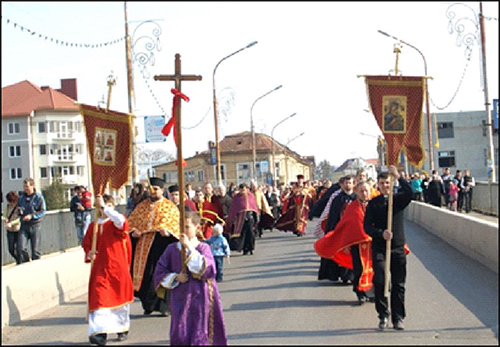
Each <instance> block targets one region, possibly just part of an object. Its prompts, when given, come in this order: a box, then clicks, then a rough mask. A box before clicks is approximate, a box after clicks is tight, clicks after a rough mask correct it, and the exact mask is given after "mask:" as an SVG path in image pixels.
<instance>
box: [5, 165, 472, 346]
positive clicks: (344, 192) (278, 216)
mask: <svg viewBox="0 0 500 347" xmlns="http://www.w3.org/2000/svg"><path fill="white" fill-rule="evenodd" d="M391 176H392V177H393V181H392V182H393V183H394V188H393V190H392V191H391V184H392V183H391V179H390V178H391ZM474 185H475V181H474V178H473V177H472V176H471V175H470V172H469V171H468V170H464V173H463V174H462V173H461V171H460V170H457V173H456V175H455V177H452V176H451V174H450V170H449V169H448V168H445V169H443V174H442V175H438V173H437V172H433V173H432V176H431V178H429V177H427V175H426V173H425V172H424V173H422V174H420V173H414V174H412V175H411V176H408V175H405V174H404V173H399V172H398V170H397V169H396V168H395V167H394V166H390V167H389V171H388V172H381V173H379V175H378V177H377V179H376V180H374V179H373V178H369V177H368V176H367V172H366V171H364V170H359V171H358V172H357V173H356V175H355V176H352V175H346V176H344V177H342V178H341V179H340V180H339V181H338V182H335V183H333V182H332V181H330V180H325V181H323V182H319V181H312V182H310V181H305V180H304V176H303V175H298V176H297V180H296V181H295V182H291V183H290V184H289V185H286V184H279V185H278V186H273V185H261V186H259V185H257V184H256V183H255V182H253V181H251V182H250V183H249V184H247V183H241V184H239V186H235V185H234V184H231V185H230V186H229V187H226V186H223V185H222V186H218V187H216V188H215V189H214V187H213V186H212V184H211V183H209V182H207V183H205V184H204V185H203V186H200V187H194V189H193V187H192V186H191V185H190V184H187V185H186V186H185V187H184V189H181V188H180V187H179V186H178V185H175V184H174V185H171V186H169V187H166V183H165V182H164V181H163V180H162V179H160V178H157V177H152V178H150V179H149V182H148V184H143V183H136V184H135V185H134V186H133V189H132V191H131V193H130V196H129V197H128V199H127V205H126V212H125V213H124V214H121V213H119V212H118V211H116V210H115V202H114V199H113V197H112V196H110V195H107V194H104V195H102V196H101V195H97V196H96V197H95V203H94V206H95V207H96V209H97V210H98V211H99V214H98V216H99V219H98V220H97V221H94V222H91V220H90V219H91V217H90V210H91V206H92V203H91V200H92V198H91V194H90V192H88V190H87V189H86V188H85V187H83V186H77V187H75V196H74V197H73V199H72V200H71V204H70V209H71V211H73V212H74V218H75V227H76V231H77V236H78V240H79V244H81V245H82V248H83V250H84V252H85V258H84V260H85V262H89V263H91V264H92V268H91V276H90V280H89V292H88V296H89V307H88V310H89V311H88V322H89V327H88V336H89V341H90V342H91V343H92V344H97V345H105V344H106V342H107V338H108V335H109V334H113V333H116V334H117V340H118V341H124V340H126V339H127V338H128V331H129V328H130V304H131V303H132V302H133V301H134V297H136V298H138V299H139V300H140V301H141V305H142V309H143V313H144V315H151V314H152V313H153V312H159V314H160V315H162V316H171V317H172V319H171V326H170V341H171V343H172V344H189V345H197V344H200V345H203V344H218V345H225V344H227V337H226V333H225V327H224V318H223V312H222V305H221V303H220V296H219V292H218V287H217V283H218V282H221V281H223V273H224V261H228V260H229V259H230V256H231V253H232V252H242V255H245V256H247V255H249V256H250V255H253V254H254V252H255V251H256V240H257V239H259V238H261V237H263V236H264V233H263V231H264V230H270V231H273V230H279V231H283V232H290V233H292V234H293V235H296V236H297V237H301V236H303V235H305V233H306V226H307V224H308V222H311V221H313V220H314V219H315V218H316V219H317V221H316V225H315V226H314V235H315V236H316V237H317V238H318V239H317V240H316V241H315V242H314V249H315V251H316V253H317V254H318V255H319V257H320V264H319V269H318V280H330V281H340V282H342V283H344V284H348V285H352V288H353V292H354V294H355V295H356V298H357V301H358V303H359V304H360V305H363V304H365V303H366V302H374V303H375V310H376V312H377V314H378V318H379V320H380V321H379V326H378V327H379V329H381V330H383V329H386V328H388V322H389V319H391V320H392V324H393V327H394V329H397V330H403V329H404V325H403V319H404V318H405V307H404V301H405V281H406V255H407V254H408V253H409V248H408V246H407V245H406V242H405V236H404V223H403V211H404V209H405V208H406V207H407V206H408V205H409V203H410V201H411V200H416V201H425V202H428V203H430V204H433V205H436V206H441V205H442V204H446V205H447V206H448V207H449V208H450V209H452V210H458V211H461V210H462V209H463V208H465V212H466V213H468V212H470V210H471V197H472V187H473V186H474ZM23 188H24V193H23V194H22V195H21V196H18V195H17V193H15V192H10V193H9V194H7V201H8V204H7V206H6V208H5V211H4V214H3V218H4V222H5V227H6V229H7V237H8V242H9V252H10V254H11V255H12V256H13V257H14V258H15V259H16V262H17V263H18V264H19V263H22V262H25V261H29V254H28V252H27V242H28V240H30V241H31V246H32V259H33V260H35V259H38V258H39V257H40V251H39V243H40V233H39V228H40V221H41V219H42V218H43V216H44V214H45V201H44V199H43V196H42V195H41V194H40V193H38V192H36V190H35V189H34V184H33V180H32V179H26V180H25V181H24V185H23ZM181 194H183V198H182V199H181ZM389 195H391V196H392V198H393V200H392V201H393V209H392V211H393V214H392V217H391V218H392V228H391V230H388V227H387V226H388V218H389V216H388V212H387V211H388V207H387V198H388V196H389ZM181 201H183V202H184V210H185V223H184V227H185V228H184V229H185V230H180V225H181V223H180V220H179V219H180V206H181V205H180V204H181ZM388 241H390V245H391V248H390V262H391V266H390V272H391V275H390V278H391V279H390V288H391V289H390V292H391V293H390V297H389V298H388V297H387V296H386V294H385V293H384V290H385V287H384V286H385V285H386V284H385V276H386V273H385V262H386V259H385V257H386V244H387V242H388ZM389 299H390V300H389ZM209 319H210V324H209Z"/></svg>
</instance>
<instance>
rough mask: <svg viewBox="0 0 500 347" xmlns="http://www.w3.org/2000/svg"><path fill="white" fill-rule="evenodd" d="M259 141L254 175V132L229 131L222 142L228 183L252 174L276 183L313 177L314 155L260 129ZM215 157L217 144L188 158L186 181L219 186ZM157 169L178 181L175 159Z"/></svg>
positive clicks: (261, 181)
mask: <svg viewBox="0 0 500 347" xmlns="http://www.w3.org/2000/svg"><path fill="white" fill-rule="evenodd" d="M255 143H256V146H255V148H256V158H255V163H256V170H255V172H254V173H253V175H252V170H251V169H252V164H253V152H252V136H251V133H250V132H242V133H238V134H234V135H229V136H226V137H225V138H224V139H223V140H222V141H220V142H219V148H220V158H221V159H220V161H221V178H222V183H223V184H224V185H225V186H229V185H230V184H231V183H234V184H235V185H236V186H238V185H239V184H240V183H243V182H245V183H249V182H250V181H251V179H252V178H254V179H255V180H256V181H257V183H258V184H273V182H274V181H275V183H280V182H285V183H290V182H293V181H295V180H296V177H297V175H299V174H302V175H304V178H305V180H310V179H312V177H313V172H314V166H315V163H314V157H304V156H300V155H299V154H298V153H296V152H294V151H292V150H290V149H289V148H287V147H286V146H284V145H282V144H280V143H279V142H277V141H274V140H273V139H272V138H271V137H270V136H268V135H265V134H258V133H256V134H255ZM273 154H274V155H273ZM215 158H216V154H215V147H213V149H211V150H206V151H203V152H198V153H196V154H195V155H194V156H193V157H190V158H185V159H184V160H185V161H186V163H187V165H186V166H185V167H184V184H188V183H190V184H191V185H192V186H193V188H195V187H198V186H202V185H203V184H204V183H205V182H210V183H212V184H213V185H214V186H215V185H216V184H217V172H216V159H215ZM273 158H274V160H273ZM273 161H274V163H275V172H274V174H275V175H274V177H273V174H272V172H271V167H272V163H273ZM155 172H156V176H157V177H160V178H163V179H164V180H165V181H166V182H167V185H171V184H175V183H177V182H178V180H177V165H176V163H175V161H172V162H169V163H166V164H162V165H158V166H155ZM273 178H274V179H273Z"/></svg>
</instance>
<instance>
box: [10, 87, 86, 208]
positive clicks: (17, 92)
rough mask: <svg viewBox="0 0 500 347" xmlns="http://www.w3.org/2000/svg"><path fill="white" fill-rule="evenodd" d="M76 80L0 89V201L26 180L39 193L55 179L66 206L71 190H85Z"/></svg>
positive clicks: (81, 130) (83, 148) (82, 132)
mask: <svg viewBox="0 0 500 347" xmlns="http://www.w3.org/2000/svg"><path fill="white" fill-rule="evenodd" d="M76 100H77V88H76V79H63V80H61V88H60V89H57V90H56V89H53V88H51V87H39V86H36V85H35V84H33V83H31V82H29V81H22V82H19V83H16V84H13V85H10V86H7V87H4V88H2V201H3V200H4V199H3V198H4V197H5V195H6V194H7V192H9V191H11V190H14V191H21V190H22V188H23V180H24V179H25V178H27V177H32V178H33V179H34V180H35V186H36V188H37V189H38V190H39V191H41V190H42V189H44V188H45V187H47V186H49V185H50V184H51V183H52V182H53V180H54V178H56V177H61V179H62V183H63V184H64V185H65V187H66V191H67V196H68V200H69V199H70V197H71V189H72V188H73V187H74V186H75V185H77V184H78V185H85V186H89V182H90V181H89V169H88V168H89V163H88V155H87V142H86V137H85V132H84V129H83V120H82V116H81V115H80V110H79V108H78V106H77V105H75V104H74V103H75V101H76Z"/></svg>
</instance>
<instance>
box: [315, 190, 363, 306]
mask: <svg viewBox="0 0 500 347" xmlns="http://www.w3.org/2000/svg"><path fill="white" fill-rule="evenodd" d="M370 197H371V189H370V185H369V184H368V183H367V182H365V181H360V182H358V184H357V185H356V199H355V200H354V201H353V202H351V203H350V204H349V205H347V207H346V209H345V211H344V213H343V215H342V217H341V219H340V221H339V223H338V224H337V226H336V227H335V229H334V230H333V231H330V232H328V233H326V234H325V236H323V237H322V238H320V239H318V240H316V242H315V243H314V249H315V251H316V253H318V255H320V256H321V257H323V258H328V259H333V260H334V261H335V262H336V263H337V264H338V265H339V266H342V267H345V268H348V269H351V270H353V272H354V280H353V291H354V292H355V293H356V296H357V297H358V303H359V304H363V303H364V302H366V301H368V300H369V299H370V297H372V296H373V295H371V294H370V295H368V293H367V292H368V291H369V290H370V289H371V288H372V286H373V284H372V278H373V268H372V255H371V237H370V236H368V235H367V234H366V233H365V231H364V228H363V220H364V216H365V210H366V205H368V201H369V200H370Z"/></svg>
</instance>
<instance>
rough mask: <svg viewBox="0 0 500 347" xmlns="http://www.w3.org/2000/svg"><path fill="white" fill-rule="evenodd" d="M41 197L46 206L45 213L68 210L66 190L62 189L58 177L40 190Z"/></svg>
mask: <svg viewBox="0 0 500 347" xmlns="http://www.w3.org/2000/svg"><path fill="white" fill-rule="evenodd" d="M42 195H43V198H44V199H45V204H46V205H47V211H50V210H60V209H63V208H69V201H68V199H67V198H66V188H64V185H63V184H62V182H61V178H60V177H56V178H54V181H53V182H52V184H51V185H50V186H48V187H47V188H46V189H43V190H42Z"/></svg>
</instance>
